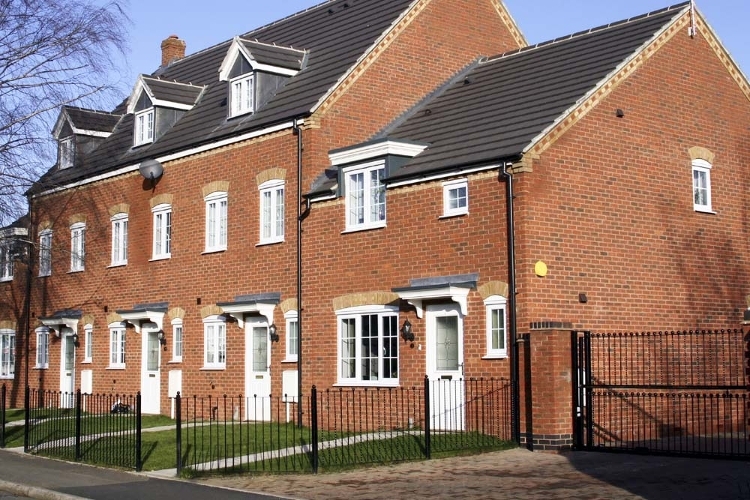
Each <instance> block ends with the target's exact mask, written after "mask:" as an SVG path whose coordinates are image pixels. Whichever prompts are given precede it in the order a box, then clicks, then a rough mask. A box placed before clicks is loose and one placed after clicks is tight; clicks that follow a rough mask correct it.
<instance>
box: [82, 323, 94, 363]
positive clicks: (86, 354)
mask: <svg viewBox="0 0 750 500" xmlns="http://www.w3.org/2000/svg"><path fill="white" fill-rule="evenodd" d="M93 356H94V325H91V324H89V325H84V327H83V363H91V361H92V359H93Z"/></svg>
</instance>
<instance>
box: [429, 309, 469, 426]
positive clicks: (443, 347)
mask: <svg viewBox="0 0 750 500" xmlns="http://www.w3.org/2000/svg"><path fill="white" fill-rule="evenodd" d="M426 318H427V376H428V377H429V379H430V409H431V411H430V414H431V419H430V426H431V428H432V429H436V430H456V431H459V430H463V429H464V417H465V412H464V406H465V398H464V380H463V376H464V374H463V369H464V352H463V351H464V349H463V344H464V331H463V317H462V315H461V310H460V309H459V307H458V305H456V304H445V305H443V304H441V305H434V306H427V315H426Z"/></svg>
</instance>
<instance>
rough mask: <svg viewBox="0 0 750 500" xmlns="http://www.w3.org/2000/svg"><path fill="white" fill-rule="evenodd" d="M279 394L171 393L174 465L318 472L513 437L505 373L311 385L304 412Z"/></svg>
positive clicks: (495, 444) (487, 445) (489, 445)
mask: <svg viewBox="0 0 750 500" xmlns="http://www.w3.org/2000/svg"><path fill="white" fill-rule="evenodd" d="M296 404H297V403H296V401H295V402H290V401H289V399H288V398H286V397H278V398H273V397H270V396H269V397H262V398H261V397H252V398H244V397H243V396H233V397H232V396H222V397H219V398H216V397H204V398H199V397H196V396H194V397H187V398H186V397H182V396H180V395H179V394H178V396H177V398H175V409H176V411H175V415H176V417H177V425H176V430H177V436H176V442H177V463H178V465H177V470H178V473H180V472H181V471H182V470H183V469H191V470H193V471H198V472H203V471H227V470H229V471H250V472H294V471H297V472H317V471H318V469H319V468H323V469H331V468H336V467H347V466H352V465H358V464H372V463H393V462H402V461H408V460H419V459H424V458H430V457H431V456H433V455H434V454H436V453H438V454H439V453H451V452H456V451H461V450H475V451H481V450H486V449H497V448H500V447H503V446H505V445H506V443H507V441H509V440H510V439H511V429H510V423H511V422H510V383H509V381H508V380H504V379H503V380H497V379H468V380H435V381H430V380H428V379H427V378H425V381H424V385H423V386H422V387H409V388H407V387H394V388H361V387H357V388H334V389H327V390H323V391H320V390H318V389H317V388H316V387H314V386H313V388H312V390H311V392H310V396H309V397H303V398H302V399H301V404H302V405H303V412H302V414H303V415H304V421H303V422H296V421H295V417H296V415H297V411H296V410H297V407H296Z"/></svg>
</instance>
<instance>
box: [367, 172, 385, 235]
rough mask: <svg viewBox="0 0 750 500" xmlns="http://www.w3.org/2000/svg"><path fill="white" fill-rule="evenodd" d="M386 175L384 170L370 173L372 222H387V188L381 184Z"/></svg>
mask: <svg viewBox="0 0 750 500" xmlns="http://www.w3.org/2000/svg"><path fill="white" fill-rule="evenodd" d="M384 174H385V169H383V168H379V169H376V170H371V171H370V222H379V221H382V220H385V187H384V186H383V185H382V184H381V182H380V180H381V179H382V178H383V175H384Z"/></svg>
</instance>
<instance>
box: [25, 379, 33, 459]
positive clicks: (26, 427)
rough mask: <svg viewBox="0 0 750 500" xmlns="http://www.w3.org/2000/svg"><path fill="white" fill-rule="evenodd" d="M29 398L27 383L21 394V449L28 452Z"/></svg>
mask: <svg viewBox="0 0 750 500" xmlns="http://www.w3.org/2000/svg"><path fill="white" fill-rule="evenodd" d="M30 398H31V395H30V394H29V386H28V385H27V386H26V389H25V390H24V395H23V410H24V411H23V413H24V417H23V451H24V452H26V453H28V452H29V424H30V423H31V419H30V418H29V413H30V412H31V404H30V403H31V401H30Z"/></svg>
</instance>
